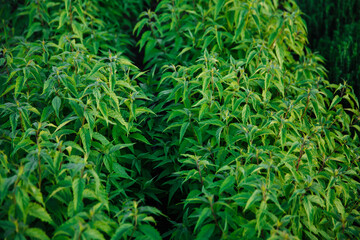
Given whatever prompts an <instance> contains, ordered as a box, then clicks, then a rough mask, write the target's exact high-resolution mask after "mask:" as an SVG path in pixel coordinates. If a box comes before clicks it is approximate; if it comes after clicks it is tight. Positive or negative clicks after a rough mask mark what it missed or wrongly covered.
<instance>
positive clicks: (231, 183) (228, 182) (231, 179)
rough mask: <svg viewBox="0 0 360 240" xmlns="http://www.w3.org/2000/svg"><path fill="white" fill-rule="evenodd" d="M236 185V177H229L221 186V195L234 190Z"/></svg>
mask: <svg viewBox="0 0 360 240" xmlns="http://www.w3.org/2000/svg"><path fill="white" fill-rule="evenodd" d="M234 185H235V177H234V176H233V175H230V176H228V177H227V178H226V179H225V180H224V181H223V182H222V183H221V185H220V190H219V194H221V193H222V192H224V191H226V190H228V189H230V188H233V187H234Z"/></svg>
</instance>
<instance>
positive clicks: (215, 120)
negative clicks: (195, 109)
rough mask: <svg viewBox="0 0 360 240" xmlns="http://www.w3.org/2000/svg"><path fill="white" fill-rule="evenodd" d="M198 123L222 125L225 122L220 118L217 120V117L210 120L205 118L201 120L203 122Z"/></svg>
mask: <svg viewBox="0 0 360 240" xmlns="http://www.w3.org/2000/svg"><path fill="white" fill-rule="evenodd" d="M200 124H205V125H207V124H210V125H215V126H219V127H223V126H224V125H225V124H224V123H223V122H222V121H220V120H217V119H210V120H206V121H203V122H200Z"/></svg>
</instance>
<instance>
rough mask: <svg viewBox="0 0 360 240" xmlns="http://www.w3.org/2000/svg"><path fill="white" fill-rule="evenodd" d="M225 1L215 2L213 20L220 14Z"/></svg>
mask: <svg viewBox="0 0 360 240" xmlns="http://www.w3.org/2000/svg"><path fill="white" fill-rule="evenodd" d="M224 3H225V0H217V3H216V7H215V19H216V18H217V16H218V15H219V13H220V10H221V8H222V7H223V6H224Z"/></svg>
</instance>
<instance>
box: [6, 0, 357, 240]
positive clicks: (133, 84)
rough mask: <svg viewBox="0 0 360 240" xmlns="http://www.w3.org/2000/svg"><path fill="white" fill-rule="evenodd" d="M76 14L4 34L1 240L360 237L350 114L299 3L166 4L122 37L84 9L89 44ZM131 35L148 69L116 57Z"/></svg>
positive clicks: (348, 94)
mask: <svg viewBox="0 0 360 240" xmlns="http://www.w3.org/2000/svg"><path fill="white" fill-rule="evenodd" d="M35 3H36V2H35ZM70 3H71V4H74V5H72V6H79V7H78V9H86V8H85V7H86V6H87V5H86V4H87V2H86V1H84V2H81V1H74V2H73V1H67V4H64V5H62V4H57V3H55V2H54V4H49V3H48V5H47V7H48V8H53V9H52V11H51V12H52V16H61V14H63V15H64V16H66V17H69V20H68V21H64V24H63V25H61V24H60V19H61V17H59V18H56V17H54V18H53V19H59V20H58V22H57V24H56V27H55V26H51V24H49V25H50V27H49V28H48V32H49V33H48V35H47V36H48V37H46V39H47V40H46V41H45V40H44V41H36V40H35V39H36V38H37V37H36V36H35V35H33V34H31V35H30V36H28V40H26V39H24V38H21V37H19V38H14V37H7V36H6V34H7V32H6V31H4V33H3V35H1V36H2V37H1V39H2V41H3V42H4V44H5V45H6V47H3V53H4V58H3V59H4V60H3V66H2V69H3V74H2V75H1V78H2V82H4V84H3V85H2V87H1V89H0V94H1V95H0V96H1V110H2V111H1V114H2V115H1V122H2V123H3V124H2V126H1V133H2V134H1V136H2V138H1V146H2V148H1V149H2V152H1V158H0V159H1V164H2V168H1V172H0V173H1V174H0V176H1V178H0V186H1V190H0V191H1V192H0V196H1V199H0V200H1V201H0V204H1V206H2V208H1V211H0V220H1V224H0V225H1V226H2V228H3V229H4V230H5V233H4V234H3V235H2V237H4V238H15V237H17V238H25V237H28V238H40V239H43V238H57V239H68V238H73V237H76V238H84V239H88V238H90V239H91V238H94V239H104V238H113V239H133V238H135V239H160V238H168V239H264V238H266V239H334V238H338V239H343V238H350V237H355V238H356V237H357V236H358V235H359V234H360V227H359V221H360V218H359V216H360V214H359V200H358V196H359V191H360V179H359V177H358V176H359V173H360V170H359V159H360V151H359V144H358V143H359V137H358V134H359V131H360V127H359V123H358V122H359V120H360V113H359V103H358V100H357V98H356V97H355V96H354V93H353V91H352V89H351V87H349V86H347V85H340V86H338V85H335V84H329V82H328V81H326V80H325V79H324V77H325V71H326V70H325V68H324V67H323V66H322V65H321V64H322V61H323V59H322V57H321V56H319V55H317V54H313V53H312V52H311V51H310V50H309V49H308V48H306V43H307V36H306V27H305V24H304V22H303V20H302V18H301V12H300V10H299V8H298V6H297V5H296V3H295V2H294V1H293V0H287V1H281V2H280V3H279V2H278V1H270V0H243V1H238V0H228V1H224V0H218V1H205V0H199V1H190V0H162V1H160V2H159V3H158V5H157V7H156V9H155V10H154V11H153V10H151V9H150V10H147V11H145V12H143V13H141V14H139V21H138V22H137V23H136V24H133V25H132V23H133V21H129V22H128V23H125V25H126V26H122V25H121V24H120V25H117V24H116V23H115V22H116V21H115V19H119V18H120V19H121V16H120V15H118V14H116V12H115V13H114V15H110V16H111V17H108V16H106V15H104V14H102V13H104V11H105V10H106V9H109V11H110V10H111V9H113V7H114V5H113V4H115V3H108V2H106V3H105V4H104V5H103V4H100V3H98V2H93V4H94V5H93V6H94V7H98V8H99V9H105V10H101V11H100V12H96V11H94V14H95V15H94V19H95V18H96V19H100V20H99V21H100V22H102V21H104V23H108V24H109V26H108V29H109V32H110V34H109V35H107V34H106V33H104V34H105V35H107V36H108V38H98V39H96V41H95V40H90V39H91V36H89V35H87V34H84V33H83V32H85V33H86V32H87V31H88V30H87V28H86V27H87V26H88V25H87V22H88V21H89V19H91V17H90V16H88V17H85V22H82V23H81V24H83V25H82V27H80V28H77V27H76V26H75V25H74V26H75V27H73V26H72V24H70V23H71V18H70V12H71V11H69V10H68V9H70V8H69V6H70V5H69V4H70ZM88 4H90V3H88ZM148 4H150V3H148ZM29 6H31V3H28V4H26V5H25V6H24V8H21V9H19V10H16V11H18V12H19V13H20V14H19V16H23V15H25V16H26V15H27V14H29V12H27V11H26V10H24V9H28V8H29ZM50 6H53V7H50ZM131 6H132V5H131ZM148 6H149V5H148ZM120 7H121V6H120ZM130 8H131V9H136V8H135V7H134V6H132V7H130ZM45 9H46V8H45ZM64 9H65V10H64ZM120 9H124V8H120ZM120 11H123V10H120ZM134 11H135V10H134ZM30 12H31V11H30ZM86 12H87V10H85V15H84V16H87V15H86ZM111 13H112V11H110V14H111ZM20 18H21V17H20ZM64 18H65V17H64ZM72 18H73V21H79V24H80V21H81V10H76V11H75V10H74V12H73V15H72ZM17 20H18V16H16V17H14V20H12V21H15V22H16V21H17ZM54 21H57V20H54ZM69 21H70V23H69ZM194 23H196V24H194ZM74 24H75V23H74ZM29 26H31V24H29ZM59 26H60V28H59ZM104 26H107V25H105V24H104ZM130 26H131V28H133V32H134V33H135V34H136V35H137V36H138V38H139V41H138V43H137V44H138V47H139V50H140V51H142V53H143V61H144V68H145V69H142V70H140V69H139V68H137V67H136V66H135V65H134V64H132V63H131V61H130V60H129V59H128V58H126V56H125V55H122V54H121V53H119V52H118V50H119V49H122V47H123V46H124V47H127V48H128V49H131V48H132V47H131V44H130V43H131V41H130V40H128V39H131V38H132V36H131V35H130V33H129V31H128V30H129V27H130ZM97 27H99V28H100V29H101V26H96V28H97ZM28 28H31V27H28ZM57 28H59V29H57ZM117 28H120V29H124V32H125V33H126V34H125V35H124V38H123V39H119V38H118V37H117V36H115V35H113V33H114V32H116V29H117ZM44 29H45V28H44ZM100 29H96V30H94V31H95V32H96V33H97V32H98V31H101V30H100ZM24 31H25V32H26V30H24ZM44 31H45V30H43V33H42V35H40V36H43V37H44V36H45V35H46V34H45V33H44ZM25 32H21V33H19V34H25ZM28 32H29V31H28ZM26 34H28V33H26ZM9 36H10V35H9ZM81 36H82V38H81ZM44 38H45V37H44ZM92 41H95V42H96V45H98V46H99V48H98V49H97V48H96V47H94V45H93V43H92ZM115 43H117V44H115ZM124 53H125V54H129V57H130V58H134V57H135V58H137V59H134V61H136V62H139V59H138V58H140V57H141V54H140V55H139V56H137V55H136V54H131V53H129V52H128V51H124ZM140 60H141V59H140ZM343 105H348V106H351V107H343ZM139 203H141V204H140V205H139ZM156 222H157V224H156ZM169 226H170V227H169Z"/></svg>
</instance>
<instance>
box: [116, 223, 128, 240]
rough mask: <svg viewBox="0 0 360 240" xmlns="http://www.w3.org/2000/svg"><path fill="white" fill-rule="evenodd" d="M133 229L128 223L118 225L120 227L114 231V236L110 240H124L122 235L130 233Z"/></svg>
mask: <svg viewBox="0 0 360 240" xmlns="http://www.w3.org/2000/svg"><path fill="white" fill-rule="evenodd" d="M132 228H133V225H132V224H130V223H123V224H120V226H119V227H118V228H117V229H116V231H115V234H114V235H113V236H112V237H111V240H121V239H124V238H125V236H124V234H125V233H126V232H128V231H129V232H130V230H131V229H132Z"/></svg>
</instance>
